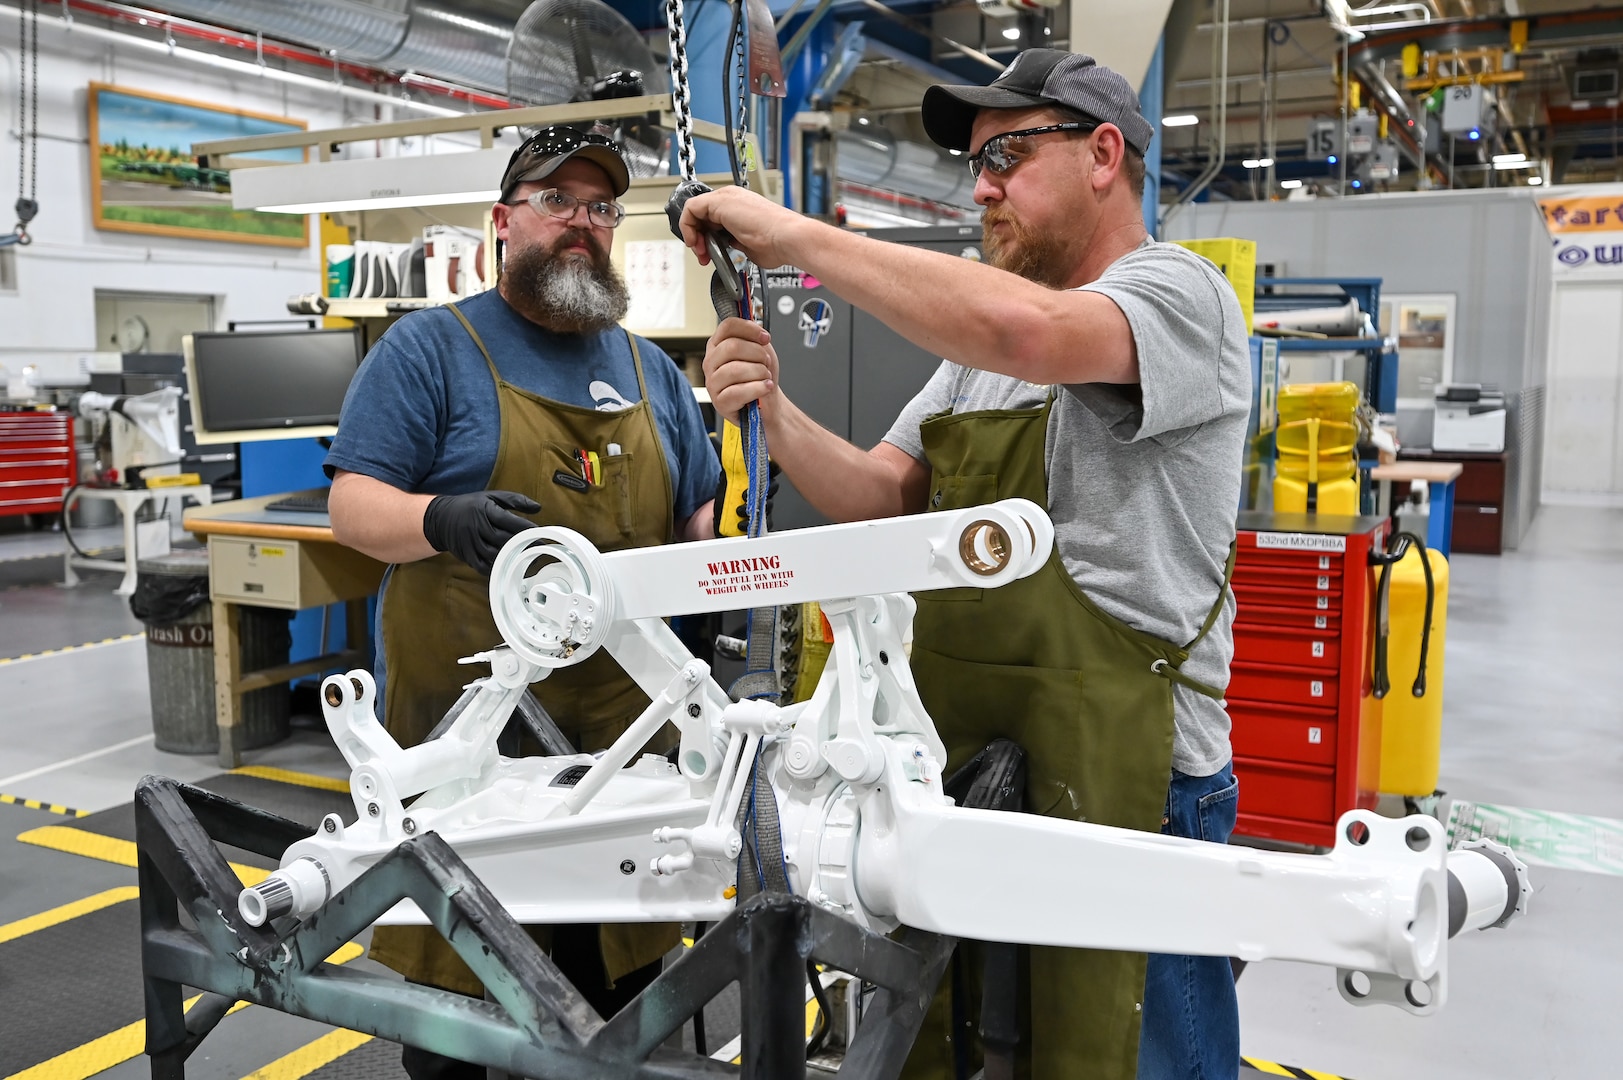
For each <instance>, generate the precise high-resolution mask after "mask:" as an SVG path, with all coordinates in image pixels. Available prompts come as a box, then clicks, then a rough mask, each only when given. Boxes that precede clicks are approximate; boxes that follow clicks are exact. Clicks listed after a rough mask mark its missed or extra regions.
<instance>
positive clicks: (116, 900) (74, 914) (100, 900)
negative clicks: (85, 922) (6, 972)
mask: <svg viewBox="0 0 1623 1080" xmlns="http://www.w3.org/2000/svg"><path fill="white" fill-rule="evenodd" d="M137 895H138V892H137V890H136V888H135V886H134V885H121V886H119V887H118V888H116V889H108V890H107V891H106V892H99V893H97V894H96V895H95V896H87V897H85V898H84V899H83V900H75V901H74V902H73V903H71V904H63V905H62V906H61V907H54V908H52V909H51V910H49V911H42V912H40V913H39V914H38V915H30V916H28V918H26V919H18V920H17V921H16V922H9V923H6V924H5V925H4V926H0V944H4V943H5V942H8V941H14V940H16V939H17V938H20V937H23V936H25V935H27V934H32V933H35V932H36V931H39V930H44V929H46V928H47V927H51V926H55V925H56V924H57V923H64V922H67V921H68V920H69V919H77V918H78V917H79V916H81V915H88V914H90V913H91V912H92V911H100V910H101V909H102V908H104V907H112V906H113V905H114V904H122V903H123V902H124V901H126V900H134V899H135V898H136V896H137Z"/></svg>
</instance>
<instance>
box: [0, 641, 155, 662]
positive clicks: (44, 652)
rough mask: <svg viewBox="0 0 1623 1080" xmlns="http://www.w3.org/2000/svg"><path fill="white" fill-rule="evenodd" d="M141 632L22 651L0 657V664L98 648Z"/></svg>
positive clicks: (114, 643) (116, 642)
mask: <svg viewBox="0 0 1623 1080" xmlns="http://www.w3.org/2000/svg"><path fill="white" fill-rule="evenodd" d="M145 636H146V635H145V634H144V633H141V634H120V635H119V636H117V637H110V638H102V639H101V640H100V641H87V642H85V643H84V644H83V645H65V646H63V647H62V648H60V649H41V650H40V651H39V652H32V653H23V654H22V655H21V656H7V657H0V664H19V663H21V662H22V661H24V660H38V659H40V658H41V657H45V656H61V655H63V654H64V653H72V652H80V651H82V650H84V649H99V648H101V647H102V646H103V645H116V644H118V643H119V642H120V641H134V640H135V639H136V638H138V637H145Z"/></svg>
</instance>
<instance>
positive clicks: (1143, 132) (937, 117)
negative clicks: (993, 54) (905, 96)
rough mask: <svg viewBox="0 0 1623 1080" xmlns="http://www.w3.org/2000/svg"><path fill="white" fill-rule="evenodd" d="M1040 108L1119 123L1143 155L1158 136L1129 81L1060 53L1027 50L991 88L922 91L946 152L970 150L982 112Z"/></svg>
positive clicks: (929, 129) (1086, 59)
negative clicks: (1059, 107)
mask: <svg viewBox="0 0 1623 1080" xmlns="http://www.w3.org/2000/svg"><path fill="white" fill-rule="evenodd" d="M1040 105H1063V106H1064V107H1066V108H1068V109H1075V110H1076V111H1077V112H1079V113H1082V114H1083V115H1084V116H1088V117H1091V118H1092V119H1094V120H1098V121H1101V122H1103V123H1110V124H1115V125H1116V126H1117V127H1118V128H1120V129H1121V134H1122V138H1124V139H1126V140H1127V145H1128V146H1131V147H1132V148H1133V149H1134V150H1137V151H1138V152H1139V153H1140V154H1142V153H1144V152H1145V150H1147V149H1148V148H1149V145H1150V139H1152V138H1153V137H1154V136H1155V128H1154V127H1152V126H1151V125H1150V122H1149V121H1148V120H1146V119H1144V113H1143V111H1142V110H1141V108H1140V106H1139V104H1138V95H1137V94H1136V93H1134V92H1133V88H1132V87H1131V86H1129V85H1128V84H1127V80H1126V79H1124V78H1122V77H1121V76H1120V75H1118V74H1116V73H1115V72H1114V71H1112V70H1110V69H1109V68H1107V67H1100V66H1099V63H1098V61H1096V60H1094V59H1093V57H1091V56H1086V55H1084V54H1082V53H1069V52H1064V51H1062V50H1060V49H1027V50H1026V51H1025V52H1023V53H1021V54H1020V55H1019V56H1016V57H1015V58H1014V62H1013V63H1012V64H1010V65H1009V66H1008V67H1007V68H1005V69H1004V71H1003V74H1001V75H999V76H998V77H997V78H996V79H993V80H992V84H991V85H990V86H932V87H930V89H928V90H926V91H925V92H924V130H925V132H926V133H927V134H928V135H929V136H930V138H932V139H934V140H935V141H936V143H937V144H938V145H940V146H944V147H946V148H947V149H948V150H968V149H969V148H970V146H969V137H970V131H971V129H972V128H973V127H974V126H975V114H976V113H978V112H980V110H982V109H1030V108H1033V107H1035V106H1040Z"/></svg>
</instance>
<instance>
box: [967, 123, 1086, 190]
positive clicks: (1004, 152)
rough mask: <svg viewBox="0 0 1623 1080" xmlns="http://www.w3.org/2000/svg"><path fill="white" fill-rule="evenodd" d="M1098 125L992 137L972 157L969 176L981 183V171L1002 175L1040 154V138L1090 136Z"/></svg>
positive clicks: (1049, 127) (1054, 127)
mask: <svg viewBox="0 0 1623 1080" xmlns="http://www.w3.org/2000/svg"><path fill="white" fill-rule="evenodd" d="M1098 126H1099V125H1098V124H1049V125H1047V126H1046V127H1034V128H1023V129H1021V130H1020V131H1005V132H1003V133H1002V134H1001V135H993V136H992V137H991V138H990V139H987V140H986V141H985V142H984V143H982V144H981V148H980V149H979V150H977V151H975V152H974V153H973V154H971V155H969V175H970V176H973V177H974V178H975V179H977V180H979V179H980V178H981V170H982V169H985V170H986V171H987V172H990V173H993V174H995V175H1002V174H1003V173H1006V172H1008V171H1009V170H1010V169H1012V168H1014V167H1015V166H1016V165H1018V164H1020V163H1021V162H1022V161H1024V160H1026V159H1027V158H1029V157H1030V156H1031V155H1033V154H1035V153H1036V152H1037V141H1036V138H1037V136H1038V135H1047V134H1048V133H1049V132H1052V131H1076V132H1081V133H1082V134H1084V135H1085V134H1087V133H1088V132H1090V131H1093V130H1095V129H1096V128H1098Z"/></svg>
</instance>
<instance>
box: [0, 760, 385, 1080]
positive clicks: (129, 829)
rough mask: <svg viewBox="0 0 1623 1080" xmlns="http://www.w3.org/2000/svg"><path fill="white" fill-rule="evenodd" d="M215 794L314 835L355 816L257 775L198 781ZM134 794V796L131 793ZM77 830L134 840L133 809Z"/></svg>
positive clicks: (236, 854)
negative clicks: (326, 821)
mask: <svg viewBox="0 0 1623 1080" xmlns="http://www.w3.org/2000/svg"><path fill="white" fill-rule="evenodd" d="M195 786H197V787H200V788H203V789H204V790H206V791H212V792H214V793H215V794H216V795H224V796H225V797H226V798H228V799H234V800H236V801H237V802H240V803H245V804H247V805H249V806H256V807H258V808H259V809H261V810H269V811H270V812H271V813H273V814H280V815H282V816H283V817H285V818H291V819H293V820H294V821H297V822H300V823H301V824H305V825H308V826H310V831H311V832H314V831H315V829H316V826H318V825H320V824H321V819H322V818H324V817H326V816H327V815H328V814H338V815H339V816H340V817H342V818H343V819H344V820H345V821H349V820H352V819H353V818H354V817H355V804H354V802H352V801H351V800H350V797H349V796H348V795H346V794H344V793H343V792H338V791H328V790H326V789H324V788H313V787H303V786H301V785H298V784H284V783H281V782H279V781H276V780H265V779H262V778H260V777H257V776H243V775H240V774H235V773H221V774H219V775H218V776H211V777H208V778H207V779H205V780H199V781H198V782H197V784H196V785H195ZM132 794H133V793H132ZM64 824H70V825H72V826H73V827H74V828H76V829H83V830H85V831H86V832H93V833H97V834H99V835H101V836H112V837H116V838H117V839H120V840H130V841H133V840H134V839H135V807H134V806H133V805H131V804H125V805H124V806H118V807H114V808H113V809H111V810H103V811H101V812H99V813H95V814H91V815H90V816H88V817H82V818H79V819H78V820H76V821H71V822H64ZM221 850H222V851H224V852H225V857H226V858H227V859H230V860H231V861H232V862H240V863H243V864H244V865H247V866H261V867H272V866H275V865H276V862H275V860H267V859H265V858H263V857H262V856H259V855H255V854H253V853H252V852H248V851H243V850H242V849H241V848H236V847H232V846H230V845H222V847H221ZM9 1075H10V1074H9V1073H0V1076H9Z"/></svg>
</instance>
